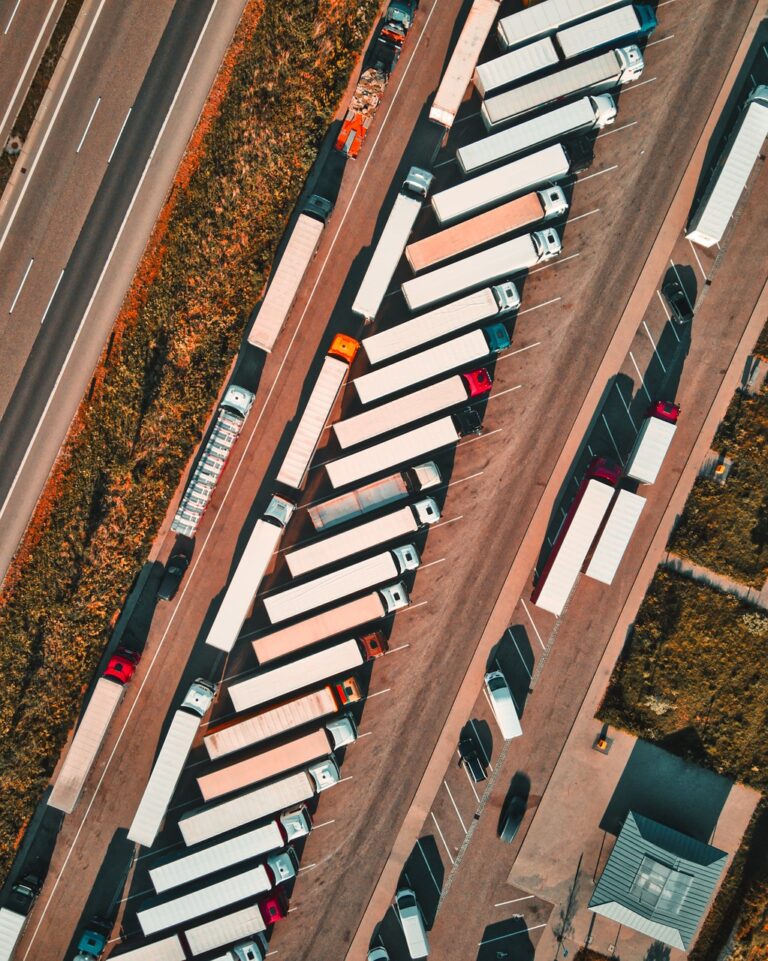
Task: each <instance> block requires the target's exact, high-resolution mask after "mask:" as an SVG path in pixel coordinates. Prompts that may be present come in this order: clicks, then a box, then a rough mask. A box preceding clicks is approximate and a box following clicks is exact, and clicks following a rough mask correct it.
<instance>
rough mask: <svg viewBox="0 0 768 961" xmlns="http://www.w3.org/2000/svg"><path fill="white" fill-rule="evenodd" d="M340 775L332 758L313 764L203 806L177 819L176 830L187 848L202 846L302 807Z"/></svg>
mask: <svg viewBox="0 0 768 961" xmlns="http://www.w3.org/2000/svg"><path fill="white" fill-rule="evenodd" d="M340 777H341V774H340V773H339V767H338V765H337V764H336V762H335V761H334V760H333V758H329V759H328V760H326V761H320V762H319V763H318V764H312V765H310V767H308V768H307V770H306V771H299V772H298V773H297V774H289V775H288V777H284V778H280V780H279V781H274V782H273V783H272V784H266V785H264V787H258V788H255V789H254V790H253V791H248V792H247V793H246V794H243V795H241V796H240V797H236V798H232V799H231V800H229V801H223V802H222V803H221V804H215V805H210V804H209V805H206V806H205V807H203V808H201V809H199V810H197V811H190V812H188V813H187V814H184V815H182V817H180V818H179V830H180V831H181V836H182V837H183V838H184V843H185V844H186V845H187V847H191V846H192V845H193V844H202V842H203V841H210V839H211V838H215V837H218V835H220V834H225V833H226V832H228V831H234V830H236V829H237V828H239V827H242V826H243V825H244V824H249V823H250V822H251V821H260V820H261V819H262V818H266V817H270V816H271V815H273V814H276V813H277V812H278V811H285V810H286V809H287V808H292V807H295V806H296V805H297V804H303V803H304V802H305V801H309V799H310V798H313V797H315V795H317V794H319V793H320V791H325V790H326V789H327V788H329V787H333V785H334V784H337V783H338V781H339V778H340Z"/></svg>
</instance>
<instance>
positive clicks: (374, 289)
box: [352, 167, 434, 323]
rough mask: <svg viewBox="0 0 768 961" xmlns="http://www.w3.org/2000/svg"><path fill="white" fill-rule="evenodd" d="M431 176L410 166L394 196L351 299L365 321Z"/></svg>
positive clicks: (398, 254) (381, 297)
mask: <svg viewBox="0 0 768 961" xmlns="http://www.w3.org/2000/svg"><path fill="white" fill-rule="evenodd" d="M433 180H434V177H433V176H432V174H431V173H429V171H427V170H422V169H421V168H420V167H411V170H410V172H409V174H408V176H407V177H406V179H405V183H404V184H403V188H402V190H401V191H400V193H399V194H398V195H397V197H396V199H395V203H394V206H393V207H392V210H391V212H390V215H389V217H388V218H387V222H386V224H385V225H384V230H383V231H382V233H381V237H379V242H378V243H377V244H376V249H375V250H374V252H373V256H372V257H371V261H370V263H369V264H368V269H367V270H366V272H365V276H364V277H363V282H362V283H361V284H360V289H359V290H358V292H357V296H356V297H355V299H354V302H353V303H352V312H353V313H355V314H358V315H359V316H360V317H362V318H363V320H364V321H365V322H366V323H370V322H371V321H373V319H374V318H375V317H376V314H377V313H378V311H379V307H381V302H382V301H383V300H384V295H385V294H386V292H387V287H389V284H390V282H391V280H392V277H393V275H394V273H395V268H396V267H397V264H398V261H399V260H400V258H401V257H402V255H403V250H404V249H405V245H406V243H407V242H408V237H409V236H410V233H411V230H413V225H414V224H415V223H416V218H417V216H418V215H419V211H420V210H421V207H422V203H423V201H424V198H425V197H426V196H427V194H428V193H429V188H430V187H431V185H432V181H433Z"/></svg>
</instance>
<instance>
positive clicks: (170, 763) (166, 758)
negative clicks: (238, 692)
mask: <svg viewBox="0 0 768 961" xmlns="http://www.w3.org/2000/svg"><path fill="white" fill-rule="evenodd" d="M215 694H216V687H215V686H214V685H213V684H210V683H209V682H208V681H205V680H203V679H202V678H198V679H197V680H196V681H195V682H194V684H192V686H191V687H190V689H189V691H188V692H187V695H186V697H185V698H184V700H183V701H182V704H181V707H180V708H179V710H178V711H176V713H175V714H174V715H173V719H172V721H171V726H170V727H169V729H168V733H167V734H166V736H165V740H164V741H163V746H162V747H161V748H160V753H159V754H158V756H157V760H156V761H155V766H154V767H153V768H152V773H151V774H150V776H149V781H148V782H147V786H146V788H145V789H144V794H143V795H142V798H141V801H140V802H139V806H138V808H137V810H136V814H135V815H134V817H133V821H132V823H131V826H130V829H129V830H128V839H129V840H130V841H135V842H136V843H138V844H142V845H144V847H151V846H152V844H153V843H154V841H155V838H156V837H157V832H158V831H159V830H160V826H161V824H162V823H163V819H164V818H165V813H166V811H167V810H168V805H169V804H170V803H171V798H172V797H173V792H174V791H175V790H176V785H177V784H178V783H179V778H180V777H181V771H182V768H183V767H184V764H185V762H186V760H187V755H188V754H189V751H190V748H191V747H192V742H193V741H194V739H195V735H196V734H197V731H198V729H199V727H200V721H201V719H202V718H203V716H204V715H205V714H206V713H207V711H208V709H209V708H210V706H211V704H212V702H213V698H214V695H215ZM144 933H145V934H147V933H148V932H147V931H145V932H144Z"/></svg>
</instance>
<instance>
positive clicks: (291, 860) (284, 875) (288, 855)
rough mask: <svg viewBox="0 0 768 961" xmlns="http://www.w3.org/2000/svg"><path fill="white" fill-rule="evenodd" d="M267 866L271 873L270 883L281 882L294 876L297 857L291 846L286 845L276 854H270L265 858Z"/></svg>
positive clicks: (296, 871) (297, 862)
mask: <svg viewBox="0 0 768 961" xmlns="http://www.w3.org/2000/svg"><path fill="white" fill-rule="evenodd" d="M267 867H268V868H269V873H270V874H271V875H272V883H273V884H283V883H285V882H286V881H290V880H291V879H292V878H295V877H296V875H297V873H298V870H299V859H298V857H297V856H296V852H295V851H294V850H293V848H291V847H287V848H286V849H285V850H284V851H280V852H278V853H277V854H270V856H269V857H268V858H267Z"/></svg>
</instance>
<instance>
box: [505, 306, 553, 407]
mask: <svg viewBox="0 0 768 961" xmlns="http://www.w3.org/2000/svg"><path fill="white" fill-rule="evenodd" d="M558 299H559V298H558ZM542 306H543V305H542ZM534 347H541V341H540V340H537V341H536V343H534V344H528V345H527V346H526V347H518V348H517V350H509V351H507V353H506V354H502V355H501V357H497V358H496V363H497V364H498V363H499V362H500V361H502V360H506V359H507V358H508V357H514V356H515V354H522V353H524V352H525V351H526V350H532V349H533V348H534ZM519 386H520V387H522V386H523V385H522V384H520V385H519ZM513 390H517V387H515V388H513Z"/></svg>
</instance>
